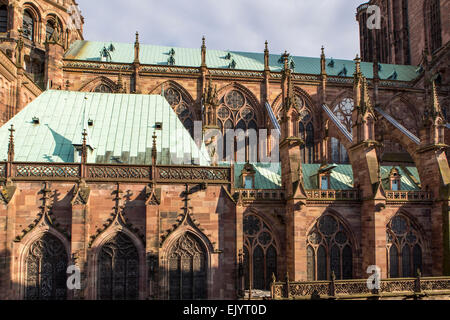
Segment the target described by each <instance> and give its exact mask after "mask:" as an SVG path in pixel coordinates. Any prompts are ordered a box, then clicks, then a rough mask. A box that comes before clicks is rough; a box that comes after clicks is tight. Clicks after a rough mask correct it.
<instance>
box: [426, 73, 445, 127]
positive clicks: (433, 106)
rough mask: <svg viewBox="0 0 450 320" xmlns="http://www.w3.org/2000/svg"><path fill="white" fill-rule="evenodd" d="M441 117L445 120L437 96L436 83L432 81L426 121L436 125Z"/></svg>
mask: <svg viewBox="0 0 450 320" xmlns="http://www.w3.org/2000/svg"><path fill="white" fill-rule="evenodd" d="M438 117H440V118H441V119H444V115H443V113H442V109H441V105H440V103H439V98H438V95H437V89H436V83H435V82H434V80H433V81H431V96H430V99H429V106H428V108H425V112H424V120H425V121H426V122H428V121H431V122H432V123H434V122H435V121H436V119H437V118H438Z"/></svg>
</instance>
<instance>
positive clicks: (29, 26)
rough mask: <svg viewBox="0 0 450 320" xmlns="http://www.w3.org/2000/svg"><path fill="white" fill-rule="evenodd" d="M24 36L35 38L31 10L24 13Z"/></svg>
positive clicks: (30, 38)
mask: <svg viewBox="0 0 450 320" xmlns="http://www.w3.org/2000/svg"><path fill="white" fill-rule="evenodd" d="M22 29H23V36H24V37H25V39H29V40H31V41H33V40H34V18H33V15H32V14H31V12H30V11H29V10H25V11H24V13H23V27H22Z"/></svg>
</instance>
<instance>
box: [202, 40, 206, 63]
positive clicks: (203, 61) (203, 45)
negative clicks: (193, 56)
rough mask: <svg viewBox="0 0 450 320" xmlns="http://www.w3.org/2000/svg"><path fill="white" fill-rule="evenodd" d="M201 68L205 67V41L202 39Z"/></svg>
mask: <svg viewBox="0 0 450 320" xmlns="http://www.w3.org/2000/svg"><path fill="white" fill-rule="evenodd" d="M202 67H206V39H205V36H203V38H202Z"/></svg>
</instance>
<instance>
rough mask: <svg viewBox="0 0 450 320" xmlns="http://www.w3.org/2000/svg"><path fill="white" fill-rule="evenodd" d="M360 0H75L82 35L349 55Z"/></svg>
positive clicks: (355, 49) (355, 46)
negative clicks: (81, 19)
mask: <svg viewBox="0 0 450 320" xmlns="http://www.w3.org/2000/svg"><path fill="white" fill-rule="evenodd" d="M364 2H365V1H363V0H190V1H187V0H94V1H93V0H78V3H79V7H80V9H81V12H82V15H83V16H84V18H85V24H84V38H85V40H92V41H105V42H110V41H115V42H127V43H133V42H134V39H135V33H136V31H139V34H140V42H141V43H143V44H153V45H163V46H173V47H189V48H197V47H200V46H201V39H202V36H203V35H204V36H205V37H206V46H207V48H210V49H217V50H230V51H247V52H263V51H264V42H265V41H266V40H267V41H268V42H269V50H270V52H271V53H273V54H281V53H282V52H284V51H285V50H287V51H288V52H289V53H290V54H292V55H296V56H308V57H318V56H319V55H320V48H321V46H322V45H323V46H324V47H325V54H326V55H327V57H333V58H340V59H354V57H355V56H356V54H357V53H359V35H358V34H359V31H358V24H357V22H356V19H355V13H356V8H357V7H358V5H360V4H361V3H364Z"/></svg>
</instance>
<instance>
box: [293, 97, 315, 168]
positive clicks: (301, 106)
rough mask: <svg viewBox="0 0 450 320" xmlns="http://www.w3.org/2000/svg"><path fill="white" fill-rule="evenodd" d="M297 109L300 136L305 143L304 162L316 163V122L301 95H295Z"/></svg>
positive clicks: (303, 148) (302, 152) (302, 147)
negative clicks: (314, 122)
mask: <svg viewBox="0 0 450 320" xmlns="http://www.w3.org/2000/svg"><path fill="white" fill-rule="evenodd" d="M295 100H296V104H297V109H298V110H300V112H299V117H298V119H299V123H298V129H299V136H300V138H302V140H303V142H304V143H305V144H304V145H302V146H301V155H302V162H303V163H314V162H315V154H314V124H313V117H312V115H311V110H310V109H309V108H308V107H306V103H305V101H304V99H303V98H301V97H300V96H296V97H295Z"/></svg>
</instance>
